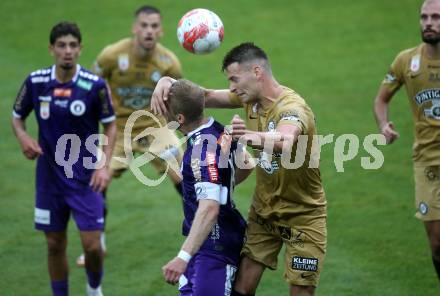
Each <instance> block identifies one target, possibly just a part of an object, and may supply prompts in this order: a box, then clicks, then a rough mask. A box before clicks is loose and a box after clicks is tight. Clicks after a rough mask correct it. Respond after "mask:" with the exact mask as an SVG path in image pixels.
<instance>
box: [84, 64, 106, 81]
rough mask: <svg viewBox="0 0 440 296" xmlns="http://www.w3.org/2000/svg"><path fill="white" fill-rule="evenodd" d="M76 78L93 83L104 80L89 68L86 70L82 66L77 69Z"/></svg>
mask: <svg viewBox="0 0 440 296" xmlns="http://www.w3.org/2000/svg"><path fill="white" fill-rule="evenodd" d="M78 78H80V79H83V80H86V81H89V82H92V83H94V84H99V83H103V82H104V80H103V79H102V78H101V77H99V76H98V75H96V74H94V73H92V72H91V71H90V70H87V69H86V68H82V67H81V69H80V70H79V73H78Z"/></svg>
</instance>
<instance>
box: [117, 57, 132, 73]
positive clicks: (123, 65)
mask: <svg viewBox="0 0 440 296" xmlns="http://www.w3.org/2000/svg"><path fill="white" fill-rule="evenodd" d="M118 67H119V70H121V71H127V70H128V68H129V67H130V60H129V58H128V54H121V55H119V56H118Z"/></svg>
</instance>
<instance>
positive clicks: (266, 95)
mask: <svg viewBox="0 0 440 296" xmlns="http://www.w3.org/2000/svg"><path fill="white" fill-rule="evenodd" d="M282 92H283V87H282V86H281V84H279V83H278V81H276V80H275V78H273V77H272V78H271V79H268V80H267V81H266V82H265V83H264V84H263V90H262V92H261V96H260V98H259V99H258V103H259V104H260V106H261V107H262V108H263V109H268V108H269V107H270V106H272V104H273V103H274V102H275V101H276V100H277V99H278V98H279V96H280V95H281V94H282Z"/></svg>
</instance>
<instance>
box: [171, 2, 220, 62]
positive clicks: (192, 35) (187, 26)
mask: <svg viewBox="0 0 440 296" xmlns="http://www.w3.org/2000/svg"><path fill="white" fill-rule="evenodd" d="M223 36H224V27H223V23H222V21H221V19H220V18H219V17H218V15H216V14H215V13H214V12H212V11H210V10H208V9H203V8H197V9H193V10H190V11H188V12H187V13H186V14H185V15H184V16H183V17H182V18H181V19H180V21H179V24H178V25H177V39H179V43H180V45H182V46H183V48H185V49H186V50H187V51H189V52H191V53H195V54H206V53H210V52H212V51H214V50H215V49H216V48H218V47H219V46H220V44H221V43H222V41H223Z"/></svg>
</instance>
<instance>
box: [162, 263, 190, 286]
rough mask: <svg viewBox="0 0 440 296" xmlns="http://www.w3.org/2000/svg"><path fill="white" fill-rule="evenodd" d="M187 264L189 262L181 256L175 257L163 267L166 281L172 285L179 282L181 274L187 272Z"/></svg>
mask: <svg viewBox="0 0 440 296" xmlns="http://www.w3.org/2000/svg"><path fill="white" fill-rule="evenodd" d="M187 266H188V263H186V262H185V261H184V260H182V259H180V258H179V257H175V258H174V259H173V260H171V261H170V262H168V263H167V264H166V265H164V266H163V267H162V272H163V276H164V278H165V281H166V282H167V283H168V284H171V285H174V284H176V283H178V282H179V278H180V276H181V275H182V274H183V273H184V272H185V270H186V267H187Z"/></svg>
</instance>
